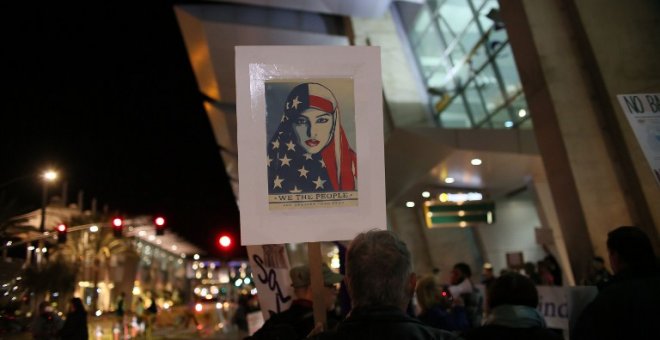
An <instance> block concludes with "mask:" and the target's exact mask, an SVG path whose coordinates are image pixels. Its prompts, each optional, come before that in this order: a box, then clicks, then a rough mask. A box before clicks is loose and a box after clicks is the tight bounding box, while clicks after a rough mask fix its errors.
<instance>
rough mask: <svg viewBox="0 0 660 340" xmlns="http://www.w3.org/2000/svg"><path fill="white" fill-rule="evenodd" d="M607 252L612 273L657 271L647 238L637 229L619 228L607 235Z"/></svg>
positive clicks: (655, 261)
mask: <svg viewBox="0 0 660 340" xmlns="http://www.w3.org/2000/svg"><path fill="white" fill-rule="evenodd" d="M607 250H608V252H609V255H610V264H611V266H612V271H613V272H614V273H615V274H616V273H618V272H620V271H621V270H623V269H630V270H634V271H637V272H652V271H655V270H657V260H656V257H655V254H654V253H653V246H651V241H650V240H649V238H648V236H646V234H645V233H644V232H643V231H642V230H641V229H639V228H637V227H627V226H626V227H619V228H617V229H614V230H612V231H610V232H609V234H607Z"/></svg>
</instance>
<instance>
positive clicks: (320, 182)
mask: <svg viewBox="0 0 660 340" xmlns="http://www.w3.org/2000/svg"><path fill="white" fill-rule="evenodd" d="M325 182H326V181H325V180H322V179H321V176H319V177H318V179H317V180H316V181H312V183H314V184H316V188H314V189H323V184H324V183H325Z"/></svg>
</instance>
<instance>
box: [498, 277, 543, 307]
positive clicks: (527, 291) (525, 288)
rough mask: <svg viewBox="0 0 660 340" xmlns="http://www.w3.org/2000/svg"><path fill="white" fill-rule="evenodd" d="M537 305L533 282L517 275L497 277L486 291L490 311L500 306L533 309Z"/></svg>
mask: <svg viewBox="0 0 660 340" xmlns="http://www.w3.org/2000/svg"><path fill="white" fill-rule="evenodd" d="M538 304H539V294H538V292H537V291H536V286H534V282H532V280H530V279H529V278H527V277H525V276H523V275H520V274H518V273H507V274H504V275H502V276H500V277H498V278H497V279H496V280H495V282H493V285H492V286H491V287H490V289H489V291H488V306H489V307H490V309H491V310H492V309H493V308H495V307H497V306H500V305H520V306H528V307H534V308H536V306H537V305H538Z"/></svg>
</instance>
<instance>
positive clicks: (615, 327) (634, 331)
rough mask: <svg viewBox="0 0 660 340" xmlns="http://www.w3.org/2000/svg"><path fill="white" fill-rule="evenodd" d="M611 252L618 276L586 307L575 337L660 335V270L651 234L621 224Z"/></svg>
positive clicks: (613, 233) (613, 235) (611, 235)
mask: <svg viewBox="0 0 660 340" xmlns="http://www.w3.org/2000/svg"><path fill="white" fill-rule="evenodd" d="M607 252H608V254H609V259H610V266H611V268H612V272H614V277H613V278H612V279H611V280H610V281H609V283H608V284H607V285H606V286H605V287H603V289H602V290H601V291H600V292H599V293H598V296H596V299H595V300H594V301H592V302H591V304H589V305H588V306H587V308H585V310H584V312H583V313H582V315H581V316H580V319H579V320H578V322H577V325H576V326H575V329H574V331H573V333H572V334H571V339H577V340H590V339H599V340H603V339H604V340H609V339H635V340H639V339H656V340H657V339H660V322H658V321H659V320H660V271H659V270H658V262H657V258H656V256H655V254H654V252H653V246H652V245H651V241H650V240H649V238H648V236H647V235H646V234H644V232H642V231H641V230H640V229H639V228H637V227H620V228H617V229H615V230H613V231H611V232H610V233H609V234H608V238H607Z"/></svg>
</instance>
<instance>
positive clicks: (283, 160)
mask: <svg viewBox="0 0 660 340" xmlns="http://www.w3.org/2000/svg"><path fill="white" fill-rule="evenodd" d="M280 162H282V166H285V165H288V166H291V164H289V162H291V159H289V158H287V157H286V154H285V155H284V158H280Z"/></svg>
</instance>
